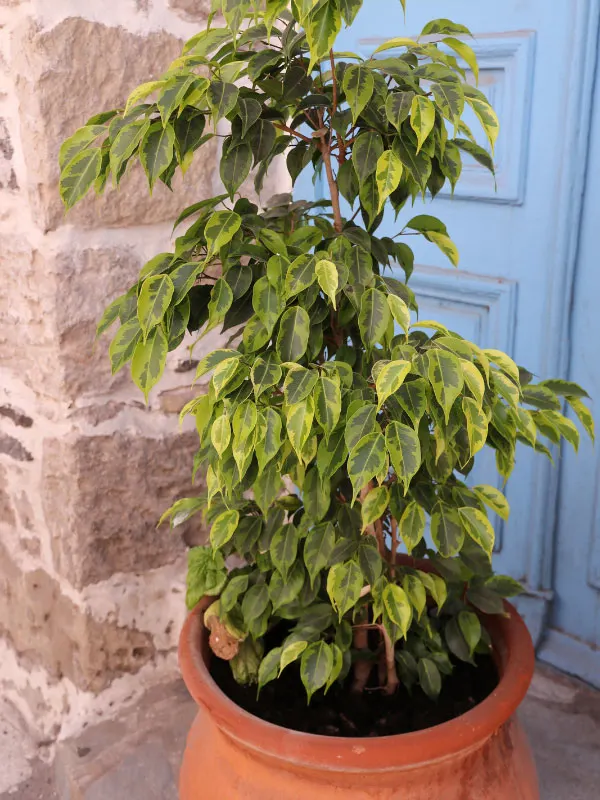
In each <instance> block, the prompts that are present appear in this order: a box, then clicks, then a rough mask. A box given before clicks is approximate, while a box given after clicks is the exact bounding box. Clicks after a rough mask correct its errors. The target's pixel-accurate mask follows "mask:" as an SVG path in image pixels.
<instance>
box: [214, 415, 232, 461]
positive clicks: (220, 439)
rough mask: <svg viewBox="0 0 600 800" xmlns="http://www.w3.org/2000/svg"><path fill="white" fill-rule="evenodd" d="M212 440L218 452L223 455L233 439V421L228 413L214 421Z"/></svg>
mask: <svg viewBox="0 0 600 800" xmlns="http://www.w3.org/2000/svg"><path fill="white" fill-rule="evenodd" d="M210 440H211V442H212V445H213V447H214V448H215V450H216V451H217V453H218V454H219V455H220V456H222V455H223V453H224V452H225V450H227V448H228V447H229V442H230V441H231V421H230V419H229V415H228V414H222V415H221V416H220V417H218V418H217V419H216V420H215V421H214V422H213V424H212V427H211V429H210Z"/></svg>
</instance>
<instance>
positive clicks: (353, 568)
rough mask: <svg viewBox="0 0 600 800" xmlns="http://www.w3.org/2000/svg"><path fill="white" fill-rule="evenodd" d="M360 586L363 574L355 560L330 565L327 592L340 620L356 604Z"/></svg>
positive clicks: (361, 585)
mask: <svg viewBox="0 0 600 800" xmlns="http://www.w3.org/2000/svg"><path fill="white" fill-rule="evenodd" d="M362 588H363V574H362V570H361V568H360V567H359V565H358V564H357V563H356V561H347V562H346V563H345V564H336V565H335V566H333V567H331V569H330V570H329V574H328V575H327V594H328V595H329V599H330V600H331V604H332V605H333V607H334V609H335V610H336V612H337V614H338V617H339V619H340V620H341V619H342V617H343V616H344V614H345V613H346V612H347V611H349V610H350V609H351V608H353V607H354V606H355V605H356V603H357V602H358V599H359V598H360V593H361V591H362Z"/></svg>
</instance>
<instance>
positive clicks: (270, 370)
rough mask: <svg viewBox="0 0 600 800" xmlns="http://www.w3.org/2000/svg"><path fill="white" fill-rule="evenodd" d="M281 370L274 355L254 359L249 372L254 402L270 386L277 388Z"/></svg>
mask: <svg viewBox="0 0 600 800" xmlns="http://www.w3.org/2000/svg"><path fill="white" fill-rule="evenodd" d="M282 374H283V370H282V369H281V365H280V363H279V358H278V356H277V354H276V353H266V354H265V356H264V357H259V358H257V359H256V361H255V362H254V364H253V365H252V369H251V371H250V380H251V381H252V385H253V386H254V397H255V398H256V400H258V398H259V397H260V395H261V394H262V393H263V392H264V391H266V390H267V389H270V388H271V387H272V386H278V385H279V382H280V381H281V376H282Z"/></svg>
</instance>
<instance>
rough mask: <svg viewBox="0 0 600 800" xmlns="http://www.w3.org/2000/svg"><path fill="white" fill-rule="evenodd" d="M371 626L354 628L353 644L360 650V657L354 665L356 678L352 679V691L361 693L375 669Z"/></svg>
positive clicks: (353, 670) (353, 669) (353, 671)
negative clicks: (370, 635) (370, 646)
mask: <svg viewBox="0 0 600 800" xmlns="http://www.w3.org/2000/svg"><path fill="white" fill-rule="evenodd" d="M369 627H370V626H367V625H365V626H362V625H361V626H358V627H355V628H354V638H353V642H352V643H353V645H354V649H355V650H357V651H358V658H357V660H356V661H355V662H354V665H353V667H352V673H353V675H354V679H353V681H352V691H353V692H357V693H358V694H361V693H362V692H364V690H365V687H366V685H367V682H368V680H369V675H370V674H371V670H372V669H373V662H372V661H371V659H370V655H371V653H370V650H369ZM361 652H362V653H365V654H366V656H367V657H366V658H363V657H361Z"/></svg>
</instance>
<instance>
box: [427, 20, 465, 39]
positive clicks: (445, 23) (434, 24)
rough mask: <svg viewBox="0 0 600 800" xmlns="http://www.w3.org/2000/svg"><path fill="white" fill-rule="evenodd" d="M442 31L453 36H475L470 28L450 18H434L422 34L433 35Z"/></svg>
mask: <svg viewBox="0 0 600 800" xmlns="http://www.w3.org/2000/svg"><path fill="white" fill-rule="evenodd" d="M435 33H441V34H450V35H452V36H463V35H464V36H473V34H472V33H471V31H470V30H469V29H468V28H465V26H464V25H457V24H456V23H455V22H452V20H449V19H445V18H442V19H434V20H432V21H431V22H428V23H427V25H425V27H424V28H423V30H422V31H421V34H420V35H421V36H431V34H435Z"/></svg>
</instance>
